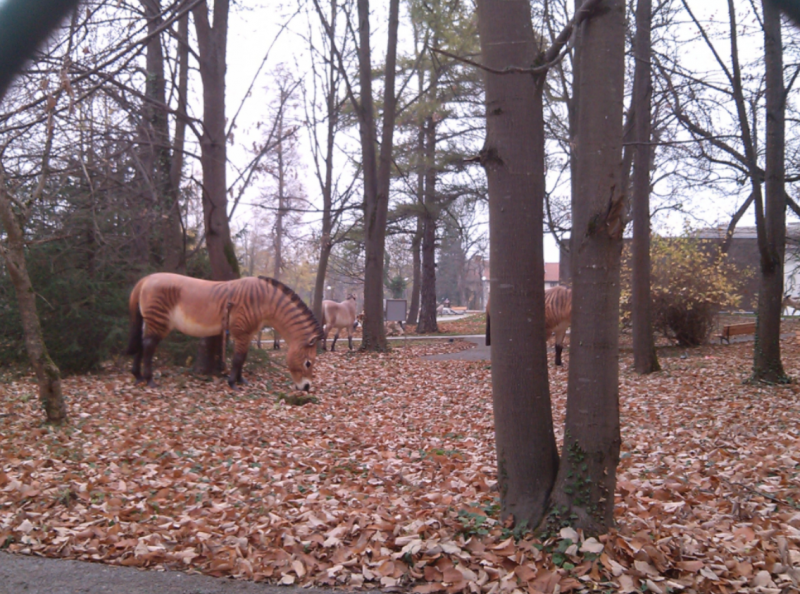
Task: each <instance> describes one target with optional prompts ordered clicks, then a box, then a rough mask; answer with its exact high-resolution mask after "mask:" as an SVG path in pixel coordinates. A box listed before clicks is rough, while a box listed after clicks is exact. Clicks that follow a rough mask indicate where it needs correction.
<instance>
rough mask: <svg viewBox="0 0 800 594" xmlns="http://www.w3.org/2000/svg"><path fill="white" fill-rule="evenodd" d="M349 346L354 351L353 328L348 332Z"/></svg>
mask: <svg viewBox="0 0 800 594" xmlns="http://www.w3.org/2000/svg"><path fill="white" fill-rule="evenodd" d="M347 347H348V348H349V349H350V350H351V351H352V350H353V330H352V328H351V329H350V330H348V332H347Z"/></svg>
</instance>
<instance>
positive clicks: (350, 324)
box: [322, 295, 358, 351]
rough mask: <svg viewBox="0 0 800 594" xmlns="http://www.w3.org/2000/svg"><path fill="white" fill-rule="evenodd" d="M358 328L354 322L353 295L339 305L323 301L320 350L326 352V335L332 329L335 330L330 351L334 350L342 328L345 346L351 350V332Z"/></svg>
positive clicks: (354, 305)
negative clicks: (345, 333)
mask: <svg viewBox="0 0 800 594" xmlns="http://www.w3.org/2000/svg"><path fill="white" fill-rule="evenodd" d="M356 326H358V322H357V321H356V297H355V295H348V296H347V299H345V300H344V301H342V302H341V303H339V302H336V301H329V300H327V299H326V300H325V301H323V302H322V331H323V336H322V350H323V351H326V350H328V349H327V342H328V334H330V331H331V329H332V328H336V334H335V335H334V337H333V343H332V344H331V351H334V350H336V341H337V340H338V339H339V333H340V332H341V331H342V328H345V329H346V330H347V346H348V347H349V348H350V350H351V351H352V350H353V330H354V329H355V327H356Z"/></svg>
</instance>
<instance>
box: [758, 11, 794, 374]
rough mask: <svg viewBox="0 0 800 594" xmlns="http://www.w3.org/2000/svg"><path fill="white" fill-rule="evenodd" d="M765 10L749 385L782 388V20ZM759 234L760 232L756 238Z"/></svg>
mask: <svg viewBox="0 0 800 594" xmlns="http://www.w3.org/2000/svg"><path fill="white" fill-rule="evenodd" d="M762 4H763V7H764V62H765V67H766V86H765V93H766V107H767V137H766V145H765V153H766V168H765V178H766V184H765V192H764V194H765V205H764V224H763V227H764V231H765V236H766V237H765V239H766V240H765V242H764V243H765V246H764V247H765V249H762V254H761V288H760V290H759V292H758V319H757V324H756V337H755V338H756V340H755V346H754V348H753V379H756V380H760V381H767V382H785V381H787V378H786V374H785V373H784V370H783V364H782V363H781V343H780V331H781V310H782V299H783V258H784V253H785V249H786V199H785V194H784V177H785V164H784V153H785V109H786V108H785V98H784V84H783V46H782V41H781V17H780V13H779V11H778V9H777V8H776V7H775V6H774V5H773V4H772V3H770V2H766V1H764V2H762ZM760 232H761V230H759V233H760Z"/></svg>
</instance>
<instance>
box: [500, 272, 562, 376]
mask: <svg viewBox="0 0 800 594" xmlns="http://www.w3.org/2000/svg"><path fill="white" fill-rule="evenodd" d="M490 302H491V299H490V300H489V301H487V302H486V345H487V346H489V345H491V344H492V341H491V334H490V333H489V328H490V321H491V316H490V315H489V311H490V310H489V304H490ZM571 320H572V289H568V288H566V287H562V286H560V285H559V286H556V287H552V288H550V289H547V290H546V291H545V292H544V335H545V336H546V337H547V338H550V335H551V334H555V335H556V365H561V352H562V351H563V350H564V337H565V336H566V335H567V329H568V328H569V324H570V321H571Z"/></svg>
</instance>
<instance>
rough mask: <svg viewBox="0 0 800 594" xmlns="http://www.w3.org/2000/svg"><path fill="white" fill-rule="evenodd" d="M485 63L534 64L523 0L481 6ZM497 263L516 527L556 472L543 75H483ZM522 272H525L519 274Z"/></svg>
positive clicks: (496, 344) (495, 386) (496, 347)
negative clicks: (548, 327)
mask: <svg viewBox="0 0 800 594" xmlns="http://www.w3.org/2000/svg"><path fill="white" fill-rule="evenodd" d="M478 28H479V33H480V39H481V56H482V62H483V64H485V65H486V66H487V67H488V68H492V69H495V70H502V69H504V68H506V67H509V66H518V67H519V66H523V67H524V66H528V65H530V64H533V63H535V61H536V58H537V57H538V55H539V51H540V48H539V46H538V44H537V42H536V39H535V36H534V32H533V27H532V24H531V13H530V3H529V2H527V1H526V0H479V1H478ZM485 76H486V142H485V144H484V147H483V150H482V151H481V163H482V164H483V166H484V168H485V170H486V175H487V180H488V184H489V230H490V237H491V245H490V253H491V262H492V276H491V288H492V326H491V332H492V378H493V379H492V396H493V403H494V418H495V437H496V447H497V464H498V480H499V490H500V498H501V506H502V509H501V514H502V516H503V517H504V518H507V517H509V516H511V517H513V520H514V522H515V523H516V524H517V525H518V526H525V525H527V526H528V527H531V528H533V527H535V526H536V525H537V524H538V523H539V522H540V520H541V519H542V517H543V514H544V512H545V506H546V503H547V499H548V495H549V494H550V490H551V488H552V485H553V480H554V478H555V475H556V470H557V468H558V452H557V449H556V442H555V437H554V433H553V421H552V414H551V410H550V392H549V386H548V377H547V353H546V343H545V336H544V331H545V318H544V282H543V281H542V279H543V278H544V247H543V237H542V223H543V206H544V189H545V187H544V116H543V107H542V90H543V85H544V78H545V75H544V74H542V75H538V76H531V75H527V74H511V75H498V74H493V73H490V72H487V73H486V75H485ZM520 262H524V263H525V265H524V266H520Z"/></svg>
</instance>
